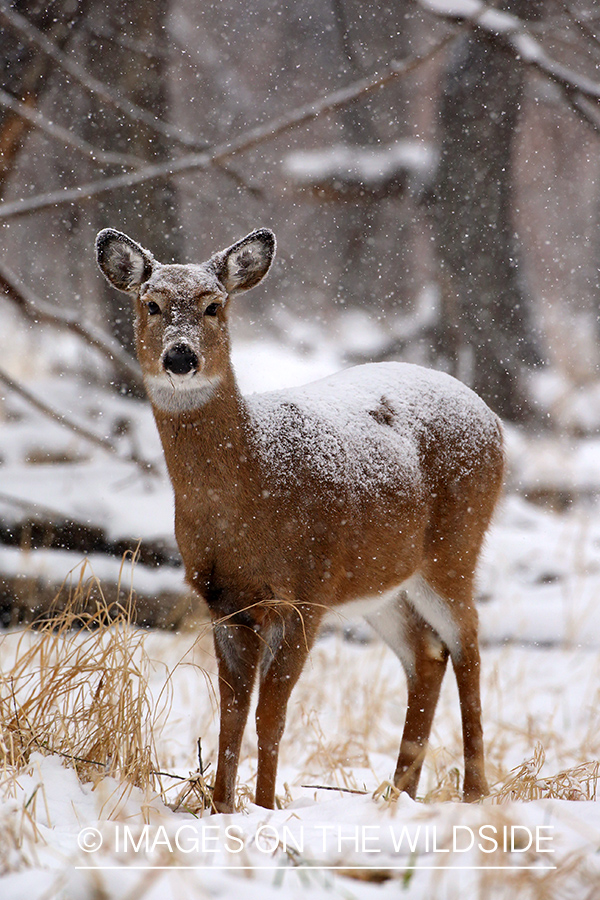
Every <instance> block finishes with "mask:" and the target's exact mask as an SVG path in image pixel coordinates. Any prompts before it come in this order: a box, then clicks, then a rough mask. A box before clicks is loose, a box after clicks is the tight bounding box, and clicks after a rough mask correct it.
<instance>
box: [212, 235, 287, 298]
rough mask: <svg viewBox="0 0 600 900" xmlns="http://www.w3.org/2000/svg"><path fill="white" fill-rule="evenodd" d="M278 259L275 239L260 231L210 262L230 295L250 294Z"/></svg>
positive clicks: (233, 245)
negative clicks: (274, 260) (251, 289)
mask: <svg viewBox="0 0 600 900" xmlns="http://www.w3.org/2000/svg"><path fill="white" fill-rule="evenodd" d="M274 256H275V235H274V234H273V232H272V231H270V230H269V229H268V228H259V229H258V230H257V231H252V232H251V233H250V234H247V235H246V237H245V238H242V240H241V241H237V243H235V244H232V245H231V247H228V248H227V249H226V250H221V252H220V253H215V255H214V256H213V257H211V259H210V264H211V265H212V267H213V269H214V271H215V272H216V275H217V278H218V279H219V281H220V282H221V284H222V285H223V287H224V288H225V290H226V291H227V293H228V294H235V293H236V292H237V291H248V290H250V288H253V287H255V286H256V285H257V284H258V283H259V282H260V281H262V279H263V278H264V277H265V275H266V274H267V272H268V271H269V269H270V267H271V263H272V262H273V258H274Z"/></svg>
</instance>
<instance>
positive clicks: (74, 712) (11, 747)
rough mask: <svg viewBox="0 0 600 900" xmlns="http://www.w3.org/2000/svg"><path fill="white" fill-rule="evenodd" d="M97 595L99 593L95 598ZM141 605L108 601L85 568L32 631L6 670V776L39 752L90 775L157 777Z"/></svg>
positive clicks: (147, 780)
mask: <svg viewBox="0 0 600 900" xmlns="http://www.w3.org/2000/svg"><path fill="white" fill-rule="evenodd" d="M92 593H93V594H94V596H98V597H99V599H98V600H95V601H94V603H93V604H90V597H91V596H92ZM61 605H62V604H61ZM131 612H132V610H131V607H129V608H126V607H122V606H120V605H118V604H113V605H108V604H107V603H106V602H105V601H104V597H103V594H102V591H101V589H100V586H99V585H98V583H97V580H96V579H95V578H94V577H93V576H92V577H88V578H87V579H85V578H84V572H83V571H82V575H81V578H80V581H79V584H78V585H77V587H76V589H75V590H74V591H73V592H72V594H71V595H70V596H69V597H68V599H67V601H66V602H65V603H64V606H63V608H61V609H60V611H58V612H56V613H54V614H49V615H48V616H46V617H45V618H44V621H42V622H39V623H37V625H36V624H34V625H32V626H29V627H28V628H26V629H24V630H23V632H22V634H21V637H20V639H19V641H18V644H17V647H16V653H15V659H14V662H13V664H12V666H11V667H10V668H8V669H5V670H4V671H3V672H2V673H1V674H0V770H2V771H3V774H4V779H3V780H6V778H7V776H8V775H9V774H11V773H12V774H13V775H14V774H18V773H19V772H20V771H22V770H23V768H24V767H26V766H27V765H28V763H29V758H30V755H31V753H32V752H33V751H38V752H40V753H42V754H54V755H58V756H60V757H61V758H62V759H63V760H64V762H65V764H66V765H71V766H73V767H74V768H75V769H76V771H77V774H78V776H79V778H80V779H81V780H83V781H96V780H97V779H98V778H100V777H103V776H104V775H111V776H113V777H115V778H117V779H118V780H120V781H121V780H124V781H127V782H128V783H130V784H132V785H136V786H138V787H148V786H150V785H152V784H153V783H154V772H155V771H156V770H157V769H158V766H157V764H156V754H155V749H154V739H153V732H152V723H153V717H154V713H153V710H152V705H151V702H150V698H149V693H148V665H147V662H148V661H147V658H146V656H145V653H144V648H143V640H144V634H143V632H141V631H139V630H138V629H136V628H135V627H134V626H132V624H131Z"/></svg>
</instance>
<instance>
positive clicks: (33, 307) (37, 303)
mask: <svg viewBox="0 0 600 900" xmlns="http://www.w3.org/2000/svg"><path fill="white" fill-rule="evenodd" d="M0 291H1V292H2V293H3V294H4V296H5V297H6V298H7V299H9V300H11V301H12V302H13V303H14V304H15V305H16V306H17V307H18V308H19V310H20V311H21V312H22V313H23V314H24V315H25V316H26V317H27V318H28V319H29V320H30V321H31V322H35V323H36V324H38V323H44V324H46V325H51V326H54V327H58V328H63V329H65V330H68V331H71V332H73V334H76V335H77V336H78V337H79V338H81V339H82V340H83V341H85V342H86V343H87V344H89V345H90V346H91V347H94V348H95V349H96V350H98V351H99V352H100V353H102V355H103V356H105V357H106V359H108V360H109V361H110V362H111V364H112V365H113V366H114V368H115V369H116V370H117V372H118V373H120V374H121V376H124V377H125V378H126V380H127V381H128V382H129V383H130V384H134V385H135V386H136V387H137V388H138V389H139V390H140V391H141V390H142V389H143V388H142V378H141V373H140V370H139V367H138V365H137V363H136V362H135V360H134V359H133V357H131V356H130V355H129V353H127V351H126V350H124V349H123V347H121V345H120V344H119V343H117V341H115V340H114V339H113V338H111V337H110V336H109V335H107V334H105V333H104V332H102V331H101V330H100V329H98V328H95V327H94V326H93V325H92V324H90V323H86V322H85V321H81V318H80V317H78V316H77V315H76V313H75V312H66V313H65V312H59V311H57V310H56V309H55V308H54V307H52V306H50V305H49V304H48V303H44V302H43V301H42V300H39V299H38V298H37V297H35V296H34V295H33V294H32V292H31V291H30V290H29V288H27V287H26V286H25V285H24V284H23V282H22V281H21V279H20V278H19V277H18V276H17V275H15V274H14V273H13V272H11V270H10V269H9V268H8V266H7V265H6V264H5V263H3V262H1V261H0Z"/></svg>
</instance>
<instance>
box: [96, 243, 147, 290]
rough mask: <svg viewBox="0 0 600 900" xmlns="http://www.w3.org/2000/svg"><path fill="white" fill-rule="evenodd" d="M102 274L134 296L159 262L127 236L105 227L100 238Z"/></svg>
mask: <svg viewBox="0 0 600 900" xmlns="http://www.w3.org/2000/svg"><path fill="white" fill-rule="evenodd" d="M96 258H97V260H98V265H99V267H100V271H101V272H102V273H103V275H104V276H105V278H107V279H108V281H110V283H111V284H112V285H113V286H114V287H116V288H117V289H118V290H119V291H125V292H126V293H131V292H133V291H137V290H138V289H139V287H140V285H141V284H143V282H144V281H146V280H147V279H148V278H149V277H150V275H151V274H152V269H153V268H154V265H155V259H154V257H153V256H152V254H151V253H150V252H149V251H148V250H144V248H143V247H141V246H140V245H139V244H138V243H136V241H133V240H132V239H131V238H130V237H127V235H126V234H123V233H122V232H120V231H115V230H114V229H113V228H105V229H104V231H101V232H100V233H99V234H98V237H97V238H96Z"/></svg>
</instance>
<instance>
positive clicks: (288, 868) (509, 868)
mask: <svg viewBox="0 0 600 900" xmlns="http://www.w3.org/2000/svg"><path fill="white" fill-rule="evenodd" d="M557 868H558V866H413V865H411V864H410V863H406V865H404V866H386V865H382V866H355V865H353V864H352V863H348V864H347V865H344V866H321V865H319V864H318V863H317V864H314V865H313V864H312V863H303V864H300V865H296V866H295V865H287V866H127V865H123V866H75V869H79V870H87V869H98V870H108V869H118V870H132V871H133V870H138V869H141V870H144V871H146V870H165V871H168V870H169V869H190V870H194V869H197V870H203V871H205V870H210V869H212V870H213V871H215V872H216V871H224V870H227V871H231V872H239V871H248V870H249V871H253V870H255V869H256V870H263V869H264V870H266V871H269V872H275V871H277V870H280V871H285V872H294V871H300V870H302V871H306V870H307V869H327V870H328V871H334V872H347V871H349V870H351V871H365V872H368V871H371V872H395V871H399V872H407V871H411V872H412V871H414V870H416V869H422V870H427V869H432V870H433V869H440V870H442V871H452V870H460V871H470V872H474V871H479V870H481V871H488V870H494V871H510V872H525V871H527V870H534V871H538V872H542V871H544V872H547V871H549V870H552V869H557Z"/></svg>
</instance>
